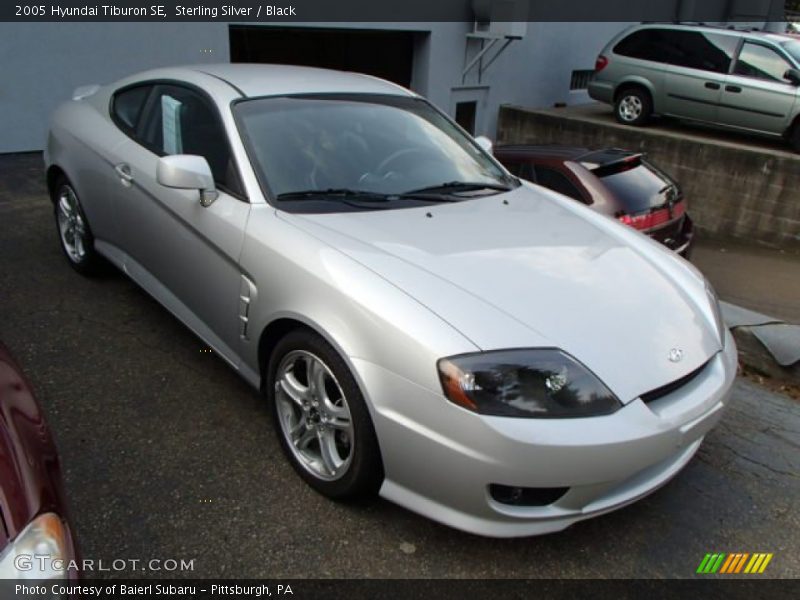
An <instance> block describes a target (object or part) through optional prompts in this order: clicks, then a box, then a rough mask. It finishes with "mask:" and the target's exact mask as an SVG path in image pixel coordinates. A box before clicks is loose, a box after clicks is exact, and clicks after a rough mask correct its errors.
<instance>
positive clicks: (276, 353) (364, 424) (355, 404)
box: [264, 329, 383, 501]
mask: <svg viewBox="0 0 800 600" xmlns="http://www.w3.org/2000/svg"><path fill="white" fill-rule="evenodd" d="M297 353H308V354H310V355H313V358H317V359H319V360H321V361H322V362H323V363H324V365H325V366H326V367H327V368H328V370H329V371H330V373H331V374H332V375H333V376H334V377H335V381H334V383H333V385H335V384H337V383H338V386H339V389H340V390H341V393H342V394H343V396H344V398H346V406H347V408H348V409H349V413H350V417H351V418H350V423H351V424H352V446H350V459H349V464H348V465H347V467H346V468H344V469H343V470H342V474H341V475H339V476H337V478H336V479H332V480H328V479H323V478H322V477H320V476H318V475H316V474H314V473H313V472H312V469H311V468H309V467H308V466H307V464H305V465H304V464H303V463H302V462H301V458H299V457H298V456H296V455H295V452H296V450H295V449H293V448H292V447H290V442H289V440H288V437H290V435H291V434H288V433H284V427H288V426H287V425H285V422H286V421H285V420H283V421H282V419H285V418H286V417H285V416H282V415H279V410H287V408H286V404H287V403H288V404H289V405H290V406H292V407H293V409H294V410H296V411H297V413H299V414H301V416H303V417H304V418H306V420H307V421H308V420H309V419H308V418H307V417H308V414H309V413H305V414H304V413H302V411H300V410H297V409H298V407H297V406H295V405H292V404H291V402H287V400H288V396H286V395H283V396H281V394H284V392H282V391H281V392H279V391H278V390H277V389H276V388H277V387H278V385H277V384H278V368H279V367H281V366H282V365H284V363H285V361H289V362H291V358H292V356H294V355H296V354H297ZM328 384H330V380H328ZM310 389H311V388H310V387H309V390H310ZM334 389H335V388H334ZM264 391H265V394H266V396H267V401H268V402H269V407H270V412H271V413H272V422H273V425H274V427H275V432H276V434H277V436H278V440H279V441H280V444H281V448H282V449H283V452H284V454H285V455H286V457H287V458H288V459H289V462H290V463H291V464H292V466H293V467H294V469H295V471H296V472H297V473H298V475H300V477H302V478H303V479H304V480H305V481H306V483H308V484H309V485H310V486H311V487H312V488H314V489H315V490H317V491H318V492H319V493H321V494H323V495H324V496H327V497H328V498H331V499H333V500H337V501H356V500H368V499H370V498H374V497H375V496H376V495H377V492H378V490H379V489H380V486H381V484H382V483H383V462H382V460H381V453H380V448H379V446H378V439H377V436H376V435H375V429H374V427H373V425H372V419H371V418H370V415H369V410H368V408H367V405H366V402H365V401H364V397H363V395H362V394H361V390H360V389H359V388H358V385H357V384H356V381H355V379H354V377H353V375H352V374H351V373H350V369H349V368H348V367H347V364H346V363H345V361H344V360H343V359H342V357H341V356H340V355H339V354H338V352H336V350H335V349H334V348H333V347H332V346H331V345H330V344H329V343H328V342H327V341H325V340H324V339H323V338H322V337H321V336H319V335H317V334H316V333H315V332H313V331H310V330H307V329H297V330H294V331H291V332H290V333H288V334H287V335H286V336H285V337H284V338H283V339H281V340H280V341H279V342H278V344H277V345H276V346H275V349H274V350H273V352H272V354H271V356H270V358H269V363H268V365H267V382H266V386H265V388H264ZM326 393H327V392H326ZM281 402H283V404H280V403H281ZM320 404H322V402H320ZM311 410H313V409H311ZM318 426H319V423H317V427H318ZM305 430H306V431H308V428H307V427H306V428H305ZM298 437H300V436H298ZM348 439H349V434H348ZM320 443H321V442H320V441H319V440H313V438H312V442H311V445H312V452H313V445H314V444H316V446H317V447H319V445H320Z"/></svg>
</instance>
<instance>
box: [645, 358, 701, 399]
mask: <svg viewBox="0 0 800 600" xmlns="http://www.w3.org/2000/svg"><path fill="white" fill-rule="evenodd" d="M709 362H710V361H709ZM707 366H708V362H705V363H703V364H702V365H700V367H698V368H697V369H695V370H694V371H692V372H691V373H689V374H688V375H684V376H683V377H681V378H680V379H676V380H675V381H673V382H671V383H668V384H666V385H662V386H661V387H658V388H656V389H654V390H650V391H649V392H646V393H644V394H642V395H641V396H639V397H640V398H641V399H642V402H644V403H645V404H649V403H650V402H654V401H656V400H658V399H659V398H663V397H664V396H666V395H668V394H671V393H672V392H674V391H676V390H678V389H680V388H682V387H683V386H685V385H686V384H687V383H689V382H690V381H692V380H693V379H694V378H695V377H697V376H698V375H700V373H702V372H703V369H705V368H706V367H707Z"/></svg>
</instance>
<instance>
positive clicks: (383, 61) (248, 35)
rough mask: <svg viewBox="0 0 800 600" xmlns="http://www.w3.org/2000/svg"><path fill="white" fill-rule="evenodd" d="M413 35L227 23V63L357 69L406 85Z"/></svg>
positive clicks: (405, 32)
mask: <svg viewBox="0 0 800 600" xmlns="http://www.w3.org/2000/svg"><path fill="white" fill-rule="evenodd" d="M415 35H416V34H415V33H412V32H408V31H381V30H373V29H370V30H364V29H346V30H343V29H317V28H308V27H286V28H274V27H260V26H242V25H232V26H231V28H230V43H231V62H255V63H278V64H290V65H303V66H309V67H323V68H326V69H337V70H340V71H357V72H359V73H367V74H368V75H375V76H376V77H381V78H383V79H388V80H389V81H393V82H394V83H398V84H400V85H402V86H404V87H410V86H411V73H412V68H413V62H414V36H415Z"/></svg>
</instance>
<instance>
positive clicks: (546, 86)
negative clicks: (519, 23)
mask: <svg viewBox="0 0 800 600" xmlns="http://www.w3.org/2000/svg"><path fill="white" fill-rule="evenodd" d="M276 24H278V25H282V26H285V25H286V23H276ZM304 25H305V26H309V25H311V26H314V25H318V26H325V27H331V24H330V23H308V24H304ZM349 25H350V26H352V27H357V28H359V29H368V28H375V29H396V30H405V31H417V32H419V33H420V35H419V40H418V44H417V48H416V55H415V63H414V73H413V80H412V87H413V89H414V90H415V91H417V92H419V93H421V94H423V95H425V96H427V97H428V98H430V100H431V101H432V102H434V103H435V104H437V105H438V106H439V107H441V108H442V109H444V110H445V111H447V112H448V113H450V114H454V110H455V103H456V102H457V101H461V100H469V99H473V98H475V99H478V100H479V101H480V105H479V111H478V114H477V119H476V120H477V122H476V133H477V134H484V135H488V136H489V137H491V138H494V134H495V128H496V122H497V109H498V107H499V106H500V104H517V105H523V106H531V107H540V106H551V105H552V104H553V103H555V102H570V101H572V102H574V101H575V99H576V95H575V94H572V95H570V93H569V82H570V76H571V73H572V70H573V69H591V68H593V67H594V61H595V58H596V56H597V53H598V52H599V51H600V49H601V48H602V47H603V46H604V45H605V43H606V42H607V41H608V39H610V38H611V36H613V35H614V34H615V33H616V32H618V31H619V30H620V29H621V28H622V27H624V26H625V24H622V23H529V24H528V27H527V34H526V36H525V37H524V39H522V40H519V41H515V42H513V43H512V44H511V45H510V46H509V47H508V48H507V49H506V51H505V52H504V53H503V54H502V55H501V56H500V57H499V58H498V59H497V60H496V61H495V62H494V63H493V64H492V65H491V66H490V67H489V69H488V70H487V71H486V72H485V73H484V75H483V77H482V78H481V81H478V78H477V68H476V69H473V70H472V71H471V72H470V73H469V74H468V76H467V77H466V78H464V79H463V81H462V70H463V68H464V66H465V52H466V56H468V57H469V56H472V55H473V54H474V52H476V51H477V48H478V45H477V43H476V42H471V43H470V45H469V48H467V43H468V42H467V38H466V34H467V32H468V31H469V30H470V29H471V24H469V23H352V24H349ZM338 26H341V27H346V26H348V24H345V23H341V24H338ZM498 46H499V44H498ZM470 53H473V54H470ZM490 55H491V54H490ZM0 56H2V57H4V60H3V63H2V66H3V68H2V77H0V152H21V151H28V150H40V149H42V147H43V145H44V141H45V134H46V130H47V119H48V115H49V114H50V113H51V112H52V110H53V109H54V108H55V107H56V106H57V105H58V104H59V103H61V102H62V101H64V100H65V99H67V98H69V97H70V95H71V93H72V91H73V90H74V89H75V88H76V87H78V86H80V85H85V84H90V83H101V84H102V83H109V82H112V81H114V80H116V79H119V78H120V77H123V76H125V75H128V74H131V73H134V72H136V71H140V70H143V69H147V68H152V67H158V66H168V65H177V64H191V63H209V62H227V61H228V60H230V56H229V38H228V24H226V23H0ZM577 98H578V99H580V98H581V95H580V94H578V95H577Z"/></svg>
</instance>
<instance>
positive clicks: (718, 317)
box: [706, 280, 725, 349]
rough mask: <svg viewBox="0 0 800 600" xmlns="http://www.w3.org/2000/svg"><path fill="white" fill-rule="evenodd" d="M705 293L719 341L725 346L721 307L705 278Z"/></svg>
mask: <svg viewBox="0 0 800 600" xmlns="http://www.w3.org/2000/svg"><path fill="white" fill-rule="evenodd" d="M706 295H708V301H709V302H711V310H712V312H713V313H714V326H715V327H716V328H717V335H718V336H719V343H720V344H721V345H722V348H723V349H724V348H725V321H723V320H722V309H721V308H720V307H719V296H717V292H716V291H715V290H714V288H713V286H712V285H711V284H710V283H709V282H708V280H706Z"/></svg>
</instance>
